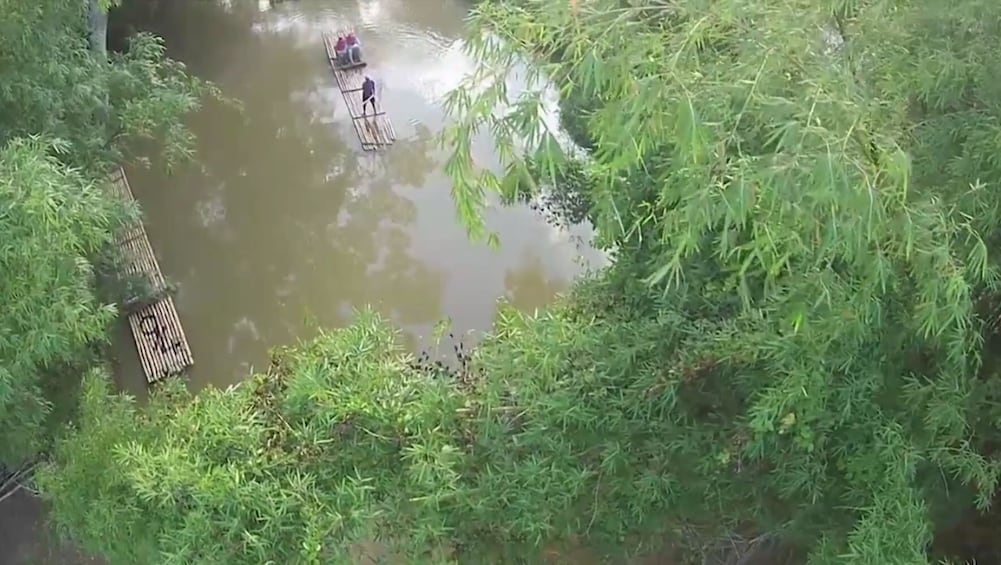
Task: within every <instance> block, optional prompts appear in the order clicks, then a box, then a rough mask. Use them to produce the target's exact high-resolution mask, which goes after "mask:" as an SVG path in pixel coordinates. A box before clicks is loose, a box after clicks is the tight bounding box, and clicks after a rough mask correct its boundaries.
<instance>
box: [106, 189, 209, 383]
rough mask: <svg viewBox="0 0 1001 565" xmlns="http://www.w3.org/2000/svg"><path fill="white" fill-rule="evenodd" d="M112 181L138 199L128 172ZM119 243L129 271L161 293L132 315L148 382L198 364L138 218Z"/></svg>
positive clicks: (129, 198) (123, 195) (122, 193)
mask: <svg viewBox="0 0 1001 565" xmlns="http://www.w3.org/2000/svg"><path fill="white" fill-rule="evenodd" d="M110 180H111V183H110V184H111V190H112V193H113V194H114V195H115V196H116V197H118V198H120V199H122V200H123V201H125V202H133V201H134V200H135V197H134V196H133V195H132V190H131V188H130V187H129V181H128V179H127V178H126V177H125V171H123V170H121V169H119V170H118V171H117V172H115V173H114V174H112V175H111V179H110ZM117 244H118V246H119V249H121V251H122V256H123V258H124V260H125V271H126V273H125V274H126V275H129V276H135V277H140V278H142V279H145V282H146V283H147V284H148V285H149V287H150V290H151V291H152V292H153V293H154V294H156V295H159V296H160V298H157V299H156V300H154V301H153V302H152V303H149V304H145V305H143V306H142V307H141V308H139V309H138V310H136V311H135V312H132V313H131V314H129V328H130V329H131V330H132V336H133V337H134V338H135V342H136V349H137V350H138V352H139V362H140V364H141V365H142V368H143V372H144V373H145V374H146V382H147V383H149V384H151V385H152V384H154V383H156V382H158V381H161V380H163V379H165V378H167V377H169V376H173V375H178V374H181V373H183V372H184V371H186V370H187V369H188V368H189V367H191V366H192V365H193V364H194V359H193V358H192V355H191V347H190V346H189V345H188V340H187V338H186V337H185V335H184V328H182V327H181V320H180V318H179V317H178V315H177V308H176V307H175V305H174V300H173V298H171V297H170V296H169V295H166V294H164V291H165V290H166V281H165V280H164V278H163V273H162V272H161V271H160V265H159V263H157V260H156V256H155V255H154V254H153V248H152V246H151V245H150V243H149V237H148V236H147V235H146V229H145V228H144V227H143V225H142V223H141V222H139V221H137V222H135V223H133V224H131V225H129V226H127V227H126V228H125V229H124V230H123V231H122V233H121V235H120V236H119V238H118V240H117Z"/></svg>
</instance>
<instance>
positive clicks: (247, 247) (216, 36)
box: [112, 0, 601, 391]
mask: <svg viewBox="0 0 1001 565" xmlns="http://www.w3.org/2000/svg"><path fill="white" fill-rule="evenodd" d="M468 10H469V4H468V3H465V2H461V1H453V0H360V1H352V0H333V1H320V0H298V1H297V0H289V1H286V2H283V3H277V4H274V5H271V4H270V3H268V2H263V3H258V2H257V1H256V0H232V1H231V2H221V1H213V0H170V1H166V0H163V1H154V0H144V1H143V2H132V3H131V5H127V6H126V7H125V8H124V9H123V10H121V11H120V12H119V13H118V14H116V15H115V17H113V18H112V33H113V34H120V35H123V34H126V33H129V32H132V31H135V30H148V31H152V32H154V33H157V34H158V35H161V36H162V37H164V38H165V40H166V44H167V48H168V53H169V55H170V56H171V57H173V58H175V59H178V60H180V61H183V62H184V63H185V64H187V65H188V68H189V69H190V70H191V71H192V72H193V73H195V74H196V75H198V76H200V77H202V78H206V79H209V80H211V81H214V82H215V83H216V84H217V85H218V86H219V87H220V88H221V89H222V91H223V92H224V93H225V94H226V95H227V96H231V97H234V98H237V99H239V100H240V101H242V103H243V111H242V113H241V112H237V111H234V110H233V109H231V108H229V107H226V106H224V105H221V104H217V103H211V104H208V105H207V106H206V107H205V108H204V110H203V111H201V112H200V113H198V114H197V115H195V116H193V117H192V118H191V120H190V126H191V128H192V129H193V131H194V133H195V134H196V135H197V136H198V156H197V160H198V161H197V163H195V164H193V165H191V166H185V167H182V168H180V169H178V170H175V171H174V173H173V174H171V175H168V174H166V173H165V172H164V171H163V169H162V168H160V167H157V166H154V167H152V168H149V169H144V168H140V167H133V168H129V169H128V175H129V179H130V181H131V184H132V189H133V191H134V192H135V194H136V197H137V199H138V200H139V201H140V203H141V205H142V207H143V210H144V212H145V216H146V224H147V230H148V233H149V236H150V240H151V242H152V245H153V249H154V250H155V252H156V254H157V257H158V258H159V261H160V265H161V268H162V269H163V271H164V274H165V275H166V277H167V278H168V279H169V280H171V281H172V282H174V283H175V284H176V285H177V287H178V293H177V295H176V297H175V300H176V303H177V306H178V310H179V313H180V317H181V321H182V323H183V325H184V330H185V332H186V334H187V337H188V341H189V342H190V344H191V348H192V351H193V354H194V358H195V368H194V370H193V372H192V382H193V384H194V386H195V388H199V387H201V386H204V385H205V384H208V383H212V384H214V385H217V386H225V385H228V384H231V383H234V382H237V381H239V380H241V379H243V378H245V377H246V376H247V374H248V372H250V371H251V370H252V369H262V368H263V367H264V366H265V365H266V362H267V351H268V348H270V347H272V346H275V345H281V344H288V343H293V342H295V341H296V340H298V339H302V338H305V337H308V336H309V335H310V334H311V333H312V332H313V331H315V328H316V327H317V325H321V326H327V327H337V326H343V325H346V324H348V323H350V320H351V317H352V313H353V311H354V309H355V308H360V307H364V306H365V305H372V306H374V307H375V308H377V309H378V310H379V311H381V312H382V313H384V314H385V315H386V316H388V317H390V318H391V319H392V320H393V321H394V322H395V323H396V325H397V326H399V327H400V328H402V329H403V330H404V332H405V334H404V335H405V338H406V340H407V342H408V344H409V345H410V346H411V347H412V348H420V347H425V346H427V345H428V343H429V341H430V340H429V337H430V333H431V328H432V327H433V326H434V324H435V323H436V322H437V321H438V320H441V319H445V318H447V319H450V320H451V321H452V324H453V328H454V329H455V331H456V334H459V333H464V332H473V333H475V332H477V331H483V330H488V329H489V328H490V326H491V324H492V321H493V319H494V316H495V314H496V309H497V301H498V299H501V298H505V299H507V300H508V301H510V302H511V303H513V304H514V305H516V306H517V307H519V308H522V309H525V310H529V311H531V310H533V309H536V308H540V307H543V306H544V305H546V304H547V303H549V302H550V301H551V300H552V299H553V298H554V296H555V295H556V294H557V293H558V292H560V291H561V290H564V289H565V288H566V287H567V286H568V284H569V283H570V282H571V281H572V279H573V278H574V277H575V276H576V275H577V274H579V273H580V272H581V270H582V269H583V268H584V265H586V264H590V265H592V266H593V265H596V264H597V263H598V262H600V260H601V259H600V255H599V254H598V253H596V252H594V251H593V250H591V249H590V248H589V247H588V246H587V241H588V240H589V238H590V231H589V230H588V229H586V228H583V227H580V228H576V229H572V230H570V231H563V230H559V229H556V228H554V227H552V226H550V225H549V224H547V223H546V222H545V221H544V220H543V218H541V217H540V215H539V214H537V213H536V212H534V211H532V210H531V209H529V208H528V207H527V206H519V207H511V208H500V207H497V208H493V209H491V210H490V211H489V213H488V223H489V226H490V227H491V228H492V229H494V230H495V231H497V232H498V233H499V235H500V239H501V247H500V249H498V250H496V251H495V250H491V249H490V248H488V247H487V246H486V245H485V244H481V243H474V242H471V241H470V240H469V239H468V238H467V236H466V233H465V230H464V229H463V228H462V227H461V226H460V225H459V224H458V222H457V219H456V213H455V207H454V205H453V203H452V200H451V196H450V190H451V183H450V182H449V180H448V178H447V177H446V175H445V174H444V171H443V165H444V160H445V157H446V152H445V151H444V150H442V149H440V148H439V147H438V146H437V144H436V141H435V134H436V133H437V132H438V131H439V130H440V129H441V127H442V126H443V125H444V123H445V119H446V117H445V114H444V110H443V108H442V106H441V101H442V98H443V96H444V95H445V93H446V92H448V91H449V90H450V89H452V88H453V87H455V86H456V85H458V84H459V83H460V81H461V79H462V78H463V76H464V75H466V74H467V73H469V72H471V70H472V69H473V61H471V60H470V59H469V58H468V57H467V56H466V55H464V54H463V52H462V41H461V36H462V33H463V29H464V23H463V18H464V17H465V15H466V14H467V13H468ZM347 28H354V29H356V30H357V32H358V35H359V38H360V40H361V41H362V45H363V48H364V50H365V58H366V60H367V61H368V63H369V66H368V68H367V72H368V74H369V75H371V76H372V77H373V78H374V79H375V80H376V82H377V83H379V85H380V89H381V104H382V108H380V109H384V110H386V111H387V112H388V115H389V116H390V118H391V119H392V121H393V123H394V126H395V129H396V132H397V134H398V140H397V141H396V143H395V144H394V145H393V146H391V147H390V148H389V149H388V150H385V151H382V152H378V153H376V152H366V151H362V149H361V146H360V144H359V141H358V138H357V135H356V133H355V132H354V130H353V128H352V125H351V118H350V116H349V115H348V113H347V109H346V108H345V105H344V100H343V98H342V95H341V93H340V91H339V90H338V89H337V87H336V84H335V82H334V79H333V76H332V74H331V71H330V68H329V66H328V64H327V61H326V57H325V54H324V49H323V44H322V41H321V32H323V31H336V30H340V29H347ZM474 153H475V155H476V158H477V160H478V162H479V163H481V164H487V166H496V158H495V157H494V151H493V147H492V144H491V142H490V140H489V139H488V138H486V137H483V138H480V139H478V142H477V144H476V145H475V146H474ZM121 341H122V342H123V343H122V345H121V347H119V348H118V349H119V356H120V362H121V366H122V371H121V373H122V374H124V375H126V379H125V380H126V383H124V384H126V386H127V387H128V388H129V389H130V390H133V391H137V390H138V389H142V388H145V387H144V385H143V381H142V377H141V372H140V370H139V368H138V361H137V359H136V358H135V352H134V345H133V344H132V342H131V340H130V339H123V340H121ZM448 349H449V350H451V347H448ZM131 375H135V376H136V378H135V379H133V378H132V377H131Z"/></svg>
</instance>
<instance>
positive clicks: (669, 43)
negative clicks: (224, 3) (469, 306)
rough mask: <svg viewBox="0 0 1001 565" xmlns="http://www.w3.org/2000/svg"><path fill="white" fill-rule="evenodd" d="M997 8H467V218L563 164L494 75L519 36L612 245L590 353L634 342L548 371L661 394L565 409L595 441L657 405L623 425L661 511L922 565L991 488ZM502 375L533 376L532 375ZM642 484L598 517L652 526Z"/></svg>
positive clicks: (534, 368) (460, 121) (668, 517)
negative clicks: (573, 127) (561, 108)
mask: <svg viewBox="0 0 1001 565" xmlns="http://www.w3.org/2000/svg"><path fill="white" fill-rule="evenodd" d="M987 14H990V15H987ZM998 15H1001V8H999V7H997V6H996V5H993V4H989V3H986V2H981V1H979V0H966V1H963V2H958V3H950V4H942V3H939V2H930V1H927V2H912V3H909V4H907V5H906V6H905V5H900V4H899V3H896V2H890V1H879V0H876V1H872V2H863V3H843V2H819V3H818V2H801V1H792V0H788V1H784V2H779V3H776V2H756V3H754V2H752V3H747V2H732V1H727V2H712V3H706V2H700V1H695V0H692V1H685V2H679V3H673V4H670V5H668V4H665V3H660V2H656V1H650V2H643V1H640V2H633V3H630V4H628V5H627V4H622V3H620V2H618V1H611V0H607V1H606V0H592V1H584V0H581V1H577V0H571V1H569V2H567V1H565V0H561V1H545V0H544V1H541V2H531V3H514V2H494V3H485V4H481V5H480V6H479V8H478V10H477V14H476V16H475V17H474V18H473V26H474V30H473V33H472V37H473V40H472V43H471V47H470V52H471V54H472V56H473V57H474V58H475V59H476V60H478V61H480V62H481V66H480V70H479V72H478V73H477V75H476V76H474V77H472V79H471V84H470V85H467V87H466V88H463V89H458V90H456V91H455V92H454V93H453V95H452V97H451V98H450V100H449V108H450V110H451V111H452V112H453V113H454V114H455V115H456V118H457V119H456V125H455V126H454V127H453V128H452V129H451V131H449V132H447V136H446V139H447V140H448V141H449V145H450V146H451V147H453V148H454V149H455V152H454V155H453V157H452V159H450V161H449V164H448V168H449V172H450V174H451V175H452V177H453V178H454V179H455V181H456V185H457V186H456V190H455V192H456V195H457V201H458V202H459V205H460V211H461V212H462V213H463V216H462V217H463V219H465V220H466V221H467V225H468V226H469V227H470V229H471V231H472V232H473V233H474V234H478V233H480V231H481V228H482V224H481V222H480V219H479V217H478V213H477V210H478V206H479V205H480V203H482V202H483V201H484V199H483V191H484V190H489V189H494V190H497V191H499V192H501V193H506V192H509V191H510V190H511V188H510V187H520V186H524V185H525V177H526V176H529V177H531V176H533V175H532V171H533V170H536V171H542V172H544V173H546V174H544V175H542V176H541V178H540V176H539V175H538V173H536V174H535V175H534V176H536V178H537V179H540V181H538V182H536V183H535V184H536V186H545V179H546V178H556V177H558V176H559V173H562V172H563V171H565V170H567V169H568V167H569V166H568V156H567V155H566V154H565V152H564V151H562V150H561V149H560V147H559V145H558V144H557V143H555V141H554V140H555V136H554V134H553V132H550V131H547V130H546V127H545V125H544V123H543V122H541V121H540V120H539V119H538V112H539V109H540V106H541V103H540V96H539V93H538V92H532V91H530V92H528V93H524V94H522V95H520V96H519V97H518V98H513V97H509V95H508V91H507V89H506V87H505V86H504V84H503V82H502V81H503V78H504V77H505V76H506V74H507V70H508V69H510V68H511V67H512V65H514V64H516V63H517V62H518V57H517V56H516V53H517V51H518V50H521V49H524V50H527V51H530V52H532V53H533V54H534V55H535V56H536V58H537V61H538V66H537V67H536V70H535V71H533V73H534V74H535V76H534V77H533V78H535V79H539V78H541V76H543V75H546V76H552V77H558V80H559V81H560V86H561V87H562V93H563V96H564V98H565V99H568V100H571V101H578V102H577V103H575V104H573V105H571V106H576V107H578V108H581V109H582V110H583V111H581V112H578V113H577V114H576V115H575V116H573V117H574V118H575V119H576V120H579V121H583V122H584V123H585V124H586V126H585V129H586V132H585V133H586V135H583V134H581V135H578V138H584V139H587V140H589V141H591V147H590V149H591V151H590V154H589V158H588V160H587V161H586V163H585V167H586V169H587V178H588V179H589V182H590V187H589V188H588V189H587V201H588V202H589V203H590V205H591V209H590V213H589V216H590V217H591V218H592V220H593V221H594V222H595V224H596V227H597V228H598V231H599V242H600V243H601V244H602V245H604V246H606V247H608V248H609V249H612V250H613V251H614V252H615V254H616V256H617V261H616V264H615V265H614V266H613V267H612V268H611V270H610V271H609V273H608V275H607V281H608V285H609V286H608V287H607V288H606V290H604V291H602V292H601V294H602V296H604V298H602V299H600V300H598V301H597V303H598V304H601V303H607V304H615V305H616V307H615V310H614V312H613V314H612V317H611V319H610V320H609V321H608V322H607V323H608V324H610V325H609V326H607V327H606V326H605V324H604V323H603V324H601V328H602V329H601V330H600V331H608V332H611V333H610V335H607V336H604V337H603V339H602V341H601V342H596V345H597V343H604V344H605V348H606V349H605V350H602V351H603V352H604V351H607V350H611V351H612V352H614V351H615V349H616V348H615V344H616V343H617V340H616V336H620V337H619V340H620V341H621V345H620V347H621V348H622V350H623V352H624V353H623V354H622V356H621V357H618V356H615V355H614V353H613V354H612V355H608V354H607V353H603V358H604V357H607V358H609V359H613V358H614V359H616V362H615V363H614V364H612V363H607V364H606V363H603V362H602V358H598V359H595V360H594V362H593V363H589V362H582V363H581V364H580V365H573V364H571V360H572V359H580V358H582V357H583V358H586V356H585V354H584V353H583V352H581V351H575V352H574V353H573V355H574V356H575V357H574V358H567V359H564V360H563V361H562V362H563V363H565V364H566V365H565V369H564V372H562V373H561V374H562V375H563V376H564V378H565V379H567V381H568V382H575V381H576V380H578V379H581V378H595V379H597V380H598V382H601V383H604V384H603V387H602V390H605V391H607V392H606V393H607V394H613V393H612V392H611V391H615V392H614V395H625V394H626V393H625V392H623V391H629V390H634V389H635V390H649V391H655V392H656V394H653V392H651V395H652V396H650V397H649V398H646V399H645V400H644V398H643V397H642V396H641V395H637V396H635V397H632V398H628V397H627V396H626V397H623V398H624V399H625V398H628V401H626V402H623V403H622V404H621V405H616V404H613V403H609V404H607V405H603V406H591V407H590V409H591V410H594V411H595V412H589V407H588V406H587V404H586V403H585V404H581V400H582V399H581V398H580V397H579V396H573V397H572V400H571V399H567V401H566V403H565V404H564V408H563V409H564V410H571V407H574V409H575V411H576V412H578V413H582V414H590V417H595V416H597V415H599V414H600V415H601V416H602V418H603V423H602V424H601V425H599V426H596V427H597V428H598V429H600V430H601V435H602V437H607V438H616V437H617V435H618V434H623V435H625V436H628V435H629V434H632V433H635V432H643V431H647V430H649V426H651V425H653V424H652V423H651V422H647V421H646V420H645V419H643V418H639V419H637V420H631V419H629V418H627V416H628V415H631V414H644V415H645V416H644V418H652V419H654V420H655V421H656V426H658V427H657V428H656V429H655V431H654V430H650V431H649V432H648V433H649V435H646V436H644V435H641V436H639V437H656V438H659V440H658V441H657V442H655V445H656V446H657V447H656V449H653V450H651V452H652V453H657V454H658V457H660V458H661V459H660V460H659V461H658V462H657V463H656V464H654V465H651V466H650V467H649V468H650V472H651V475H650V481H651V484H657V485H659V488H661V489H665V491H667V490H670V491H671V492H664V493H662V494H660V495H659V496H660V497H661V499H662V502H661V503H660V505H661V506H662V507H663V508H664V509H665V510H664V512H663V514H662V515H661V516H660V517H661V518H662V519H664V522H662V524H663V525H664V527H666V526H667V524H672V523H674V524H677V523H686V524H687V523H695V524H697V525H699V526H705V527H709V528H710V531H711V530H712V529H716V530H717V531H716V532H714V533H713V534H712V535H711V536H710V537H713V536H714V535H716V534H717V533H722V532H720V531H719V530H720V529H722V530H725V529H735V528H737V527H738V525H740V526H741V527H743V528H747V527H750V528H751V529H752V530H753V531H757V532H775V533H778V534H780V535H781V536H782V537H783V538H784V539H786V540H789V541H792V542H795V543H799V544H802V545H803V546H805V547H808V548H811V549H813V560H814V562H816V563H833V562H838V563H844V562H854V563H876V562H879V563H914V562H920V561H922V560H923V559H924V558H923V555H924V552H925V550H926V548H927V546H928V544H929V542H930V539H931V533H932V529H933V527H934V525H935V524H936V523H937V520H938V519H939V517H940V516H944V515H948V514H949V513H950V512H949V508H952V507H955V506H960V507H962V506H964V505H966V504H968V503H970V501H971V500H975V502H976V503H977V505H978V506H979V507H981V508H983V507H986V506H987V505H988V504H989V502H990V501H991V499H992V498H993V496H994V493H995V489H996V487H997V483H998V476H999V471H1001V467H999V462H998V461H997V459H996V458H995V457H994V450H993V448H992V447H991V445H992V442H991V439H990V438H991V435H992V434H993V432H994V429H995V428H996V427H997V424H998V416H999V414H998V411H997V409H996V402H995V399H996V398H997V396H998V380H997V373H996V365H995V364H994V363H988V364H985V363H983V358H984V357H985V356H987V355H988V351H987V350H986V349H985V339H989V338H992V337H993V331H994V329H993V328H994V326H995V324H994V323H993V320H994V319H995V317H996V308H994V307H993V306H992V305H993V304H996V290H997V283H998V265H997V260H996V255H995V254H994V253H992V251H991V249H992V248H993V245H992V244H993V243H994V242H996V241H997V236H998V209H999V205H1001V199H999V198H998V196H997V191H995V190H993V189H992V188H991V187H992V186H993V185H995V184H996V183H997V182H998V180H999V175H1001V168H999V167H998V164H997V160H996V159H994V158H993V157H991V156H992V155H994V154H996V153H997V142H996V140H997V129H996V123H997V119H998V116H999V114H1001V112H999V110H1001V108H999V105H998V104H999V102H998V97H997V96H996V94H995V93H996V91H997V89H998V88H999V85H1001V83H999V82H998V80H997V78H996V77H997V76H998V73H997V72H996V70H995V67H996V65H997V63H996V62H995V61H996V57H992V56H991V55H990V53H991V52H992V50H993V46H992V45H993V39H992V38H993V37H994V36H995V34H996V33H997V25H996V22H997V21H998V20H997V19H996V16H998ZM988 22H990V23H988ZM497 38H500V39H502V40H503V42H499V41H496V40H495V39H497ZM915 61H921V63H920V64H916V63H915ZM473 84H475V85H476V86H477V88H472V87H471V86H472V85H473ZM580 101H583V102H580ZM498 109H503V110H504V111H501V112H498V111H497V110H498ZM480 129H484V130H487V131H490V132H492V133H493V134H494V135H495V136H496V137H497V138H498V145H499V146H500V147H502V148H503V147H515V146H518V144H519V143H520V144H523V145H524V146H525V147H526V150H525V151H523V152H520V153H519V152H516V151H506V152H502V156H503V157H505V158H506V160H507V166H506V171H505V175H503V176H497V175H494V174H492V173H491V172H489V171H478V170H476V169H475V168H474V167H473V165H472V159H471V158H470V154H469V146H470V143H469V140H470V138H471V135H472V134H473V133H475V132H476V131H478V130H480ZM637 278H642V279H643V280H644V281H645V282H646V283H648V284H644V285H640V284H637V283H636V282H635V281H636V279H637ZM599 319H600V318H599ZM587 331H592V330H587ZM618 332H621V333H618ZM547 344H548V345H552V344H551V343H548V342H547ZM522 346H523V344H522ZM549 350H550V349H547V351H549ZM560 359H563V357H562V355H560V354H558V353H551V354H549V355H548V356H547V361H546V363H547V364H551V363H559V362H560V361H557V360H560ZM540 363H541V361H540ZM510 367H512V368H517V373H518V374H519V375H523V376H522V379H523V380H526V381H527V380H529V379H530V378H532V379H535V378H538V376H539V372H540V367H542V365H532V364H531V363H527V364H526V363H524V362H522V360H521V359H519V363H518V364H514V363H511V364H510ZM522 371H524V373H522ZM491 374H492V376H493V373H491ZM585 375H588V377H585ZM590 375H595V376H593V377H591V376H590ZM508 379H509V380H514V379H515V377H513V376H509V377H508ZM559 391H560V394H563V393H569V394H571V395H573V394H574V393H573V387H569V388H568V387H566V386H564V387H560V388H559ZM568 391H569V392H568ZM557 396H559V394H557ZM568 437H570V438H577V437H581V435H580V434H579V433H578V434H575V433H569V432H568ZM585 437H586V436H585ZM620 441H621V440H620ZM590 445H591V446H592V447H593V448H594V449H598V450H599V451H600V450H601V446H604V449H605V450H612V449H613V448H612V446H613V445H616V444H614V443H605V442H604V441H603V440H601V441H597V443H595V444H590ZM542 449H543V448H542V447H540V450H542ZM547 449H548V448H547ZM624 451H628V453H630V455H633V454H635V457H636V458H629V459H627V460H626V462H624V463H623V465H624V466H626V467H640V468H643V467H646V466H647V465H650V462H649V461H645V460H644V458H643V456H642V453H643V450H642V449H641V448H638V447H637V446H636V445H631V446H630V448H629V449H628V450H624ZM703 481H705V482H703ZM619 484H620V485H622V488H625V485H626V484H628V483H627V482H622V483H619ZM967 487H968V488H967ZM971 491H972V492H971ZM650 496H651V495H650V494H649V493H646V494H644V495H643V497H640V496H639V493H637V492H628V491H626V492H624V493H623V496H622V498H621V500H622V501H623V503H624V504H625V503H628V504H633V505H636V507H637V508H643V512H638V513H637V514H636V515H632V516H630V515H629V514H627V513H626V512H625V510H624V509H621V510H622V511H621V512H620V514H618V518H616V517H615V515H612V516H610V517H609V518H610V519H611V520H612V522H609V523H614V520H615V519H619V520H621V521H622V523H624V524H630V525H631V527H632V526H635V524H637V523H638V521H639V518H638V517H639V516H647V517H651V516H656V515H657V512H656V511H657V509H656V508H647V507H644V506H642V505H641V504H640V501H641V500H643V501H645V500H648V498H646V497H650ZM687 496H694V498H693V499H688V498H686V497H687ZM654 498H657V497H656V496H655V497H654ZM693 500H703V501H705V502H704V503H702V504H699V503H697V502H693ZM668 509H669V510H668ZM714 509H717V510H714ZM718 509H725V510H724V511H720V510H718ZM648 511H649V512H653V514H645V512H648ZM627 516H629V518H628V519H627V518H626V517H627ZM592 533H593V530H592ZM624 533H625V532H624Z"/></svg>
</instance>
